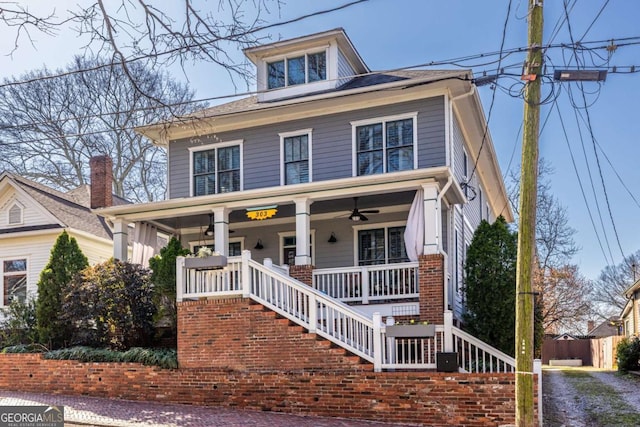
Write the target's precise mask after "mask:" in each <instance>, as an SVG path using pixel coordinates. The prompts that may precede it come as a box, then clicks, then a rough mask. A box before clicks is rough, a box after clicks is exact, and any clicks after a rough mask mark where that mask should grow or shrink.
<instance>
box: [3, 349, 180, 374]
mask: <svg viewBox="0 0 640 427" xmlns="http://www.w3.org/2000/svg"><path fill="white" fill-rule="evenodd" d="M2 353H43V355H42V356H43V357H44V358H45V359H51V360H77V361H79V362H114V363H126V362H131V363H141V364H143V365H147V366H159V367H161V368H164V369H177V368H178V354H177V352H176V350H174V349H164V348H162V349H157V348H140V347H133V348H131V349H129V350H127V351H114V350H108V349H104V348H92V347H82V346H79V347H71V348H63V349H60V350H52V351H46V349H44V347H42V346H40V345H14V346H11V347H5V348H4V349H2Z"/></svg>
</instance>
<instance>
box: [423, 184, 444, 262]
mask: <svg viewBox="0 0 640 427" xmlns="http://www.w3.org/2000/svg"><path fill="white" fill-rule="evenodd" d="M422 188H423V190H424V252H423V253H424V254H425V255H430V254H437V253H440V234H441V233H442V226H441V224H440V222H441V217H440V206H438V192H439V191H440V186H439V185H438V183H437V182H435V181H433V182H428V183H425V184H422Z"/></svg>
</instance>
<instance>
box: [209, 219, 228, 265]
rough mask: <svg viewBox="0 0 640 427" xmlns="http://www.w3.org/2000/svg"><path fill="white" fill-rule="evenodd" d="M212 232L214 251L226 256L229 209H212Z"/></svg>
mask: <svg viewBox="0 0 640 427" xmlns="http://www.w3.org/2000/svg"><path fill="white" fill-rule="evenodd" d="M213 234H214V236H216V237H215V244H216V252H218V253H219V254H222V255H225V256H227V255H228V254H229V209H227V208H214V209H213Z"/></svg>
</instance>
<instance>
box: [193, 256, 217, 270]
mask: <svg viewBox="0 0 640 427" xmlns="http://www.w3.org/2000/svg"><path fill="white" fill-rule="evenodd" d="M226 266H227V257H226V256H222V255H213V256H208V257H204V258H185V259H184V267H185V268H189V269H193V270H217V269H220V268H224V267H226Z"/></svg>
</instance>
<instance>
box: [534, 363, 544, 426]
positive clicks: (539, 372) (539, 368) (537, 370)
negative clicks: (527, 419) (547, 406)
mask: <svg viewBox="0 0 640 427" xmlns="http://www.w3.org/2000/svg"><path fill="white" fill-rule="evenodd" d="M533 373H534V374H537V375H538V424H539V425H540V427H542V360H540V359H534V360H533Z"/></svg>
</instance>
